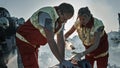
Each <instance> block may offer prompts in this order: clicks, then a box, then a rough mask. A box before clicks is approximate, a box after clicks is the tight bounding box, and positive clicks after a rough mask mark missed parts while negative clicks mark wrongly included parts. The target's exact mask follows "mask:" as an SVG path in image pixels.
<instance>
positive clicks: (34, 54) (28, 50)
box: [16, 38, 39, 68]
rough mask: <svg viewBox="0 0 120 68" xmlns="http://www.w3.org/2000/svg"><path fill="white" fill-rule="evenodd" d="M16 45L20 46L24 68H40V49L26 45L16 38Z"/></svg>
mask: <svg viewBox="0 0 120 68" xmlns="http://www.w3.org/2000/svg"><path fill="white" fill-rule="evenodd" d="M16 44H17V46H18V49H19V52H20V55H21V58H22V63H23V66H24V68H39V65H38V48H34V47H33V46H31V45H30V44H28V43H25V42H23V41H21V40H19V39H18V38H16Z"/></svg>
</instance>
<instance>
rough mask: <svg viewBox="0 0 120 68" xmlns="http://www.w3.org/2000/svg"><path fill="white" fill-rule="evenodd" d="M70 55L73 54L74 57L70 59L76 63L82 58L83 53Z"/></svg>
mask: <svg viewBox="0 0 120 68" xmlns="http://www.w3.org/2000/svg"><path fill="white" fill-rule="evenodd" d="M72 53H73V54H75V55H74V56H73V57H72V59H73V60H76V61H80V60H81V57H83V56H84V53H83V52H81V53H76V52H72Z"/></svg>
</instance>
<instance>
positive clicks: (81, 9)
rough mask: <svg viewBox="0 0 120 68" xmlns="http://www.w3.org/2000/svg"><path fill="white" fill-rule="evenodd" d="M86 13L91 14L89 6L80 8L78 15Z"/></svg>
mask: <svg viewBox="0 0 120 68" xmlns="http://www.w3.org/2000/svg"><path fill="white" fill-rule="evenodd" d="M84 14H87V15H88V16H91V12H90V10H89V8H88V7H83V8H80V9H79V11H78V16H82V15H84Z"/></svg>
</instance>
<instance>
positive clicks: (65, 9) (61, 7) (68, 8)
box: [58, 3, 74, 15]
mask: <svg viewBox="0 0 120 68" xmlns="http://www.w3.org/2000/svg"><path fill="white" fill-rule="evenodd" d="M58 9H59V10H60V11H61V12H62V13H70V14H72V15H73V14H74V8H73V6H72V5H71V4H68V3H62V4H60V5H59V6H58Z"/></svg>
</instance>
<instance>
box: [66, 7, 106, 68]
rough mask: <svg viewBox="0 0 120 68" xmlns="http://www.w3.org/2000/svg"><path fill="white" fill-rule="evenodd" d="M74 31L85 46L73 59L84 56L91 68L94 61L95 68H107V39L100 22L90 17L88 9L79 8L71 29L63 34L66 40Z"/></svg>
mask: <svg viewBox="0 0 120 68" xmlns="http://www.w3.org/2000/svg"><path fill="white" fill-rule="evenodd" d="M75 30H77V33H78V36H79V38H80V39H81V41H82V43H83V45H84V46H85V49H86V50H85V51H83V52H81V53H77V54H76V55H75V56H74V58H73V62H75V60H77V61H78V60H80V58H81V57H82V56H84V55H85V59H87V60H88V61H89V62H90V64H91V65H92V67H93V66H94V61H96V62H97V68H107V63H108V39H107V37H108V36H107V34H106V32H105V30H104V25H103V23H102V21H101V20H99V19H97V18H95V17H93V16H92V14H91V12H90V10H89V8H88V7H83V8H80V10H79V12H78V18H77V20H76V22H75V24H74V25H73V26H72V28H71V29H70V30H69V31H68V32H67V33H66V34H65V38H68V37H69V36H70V35H71V34H72V33H73V32H74V31H75Z"/></svg>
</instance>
